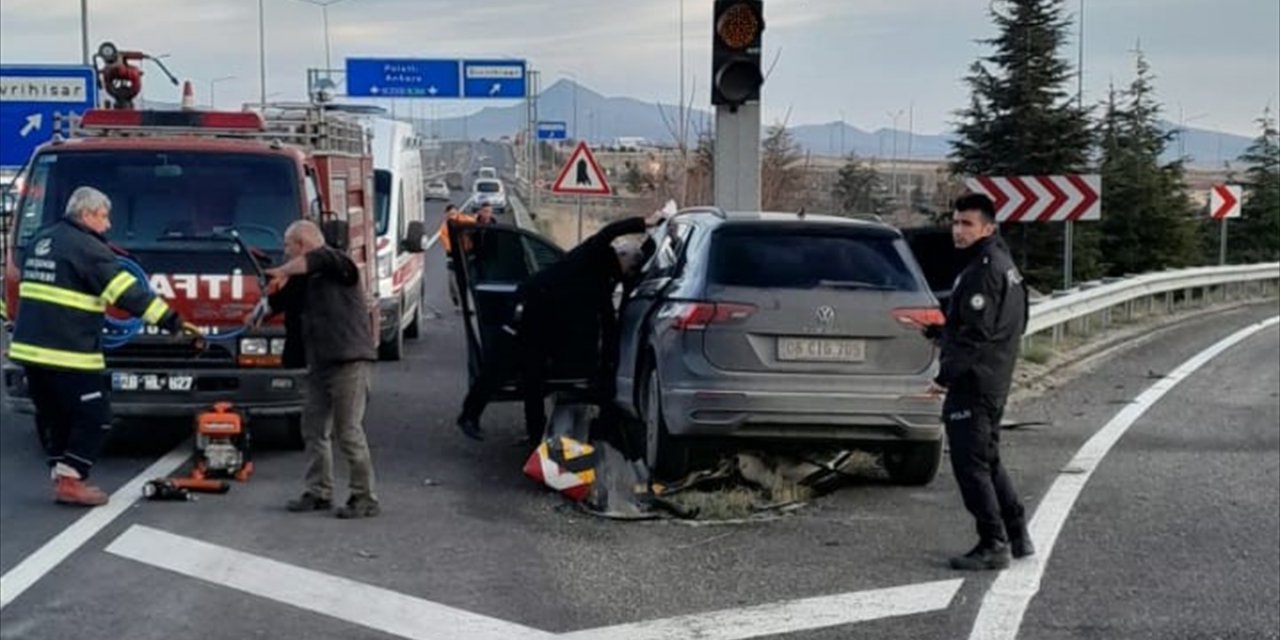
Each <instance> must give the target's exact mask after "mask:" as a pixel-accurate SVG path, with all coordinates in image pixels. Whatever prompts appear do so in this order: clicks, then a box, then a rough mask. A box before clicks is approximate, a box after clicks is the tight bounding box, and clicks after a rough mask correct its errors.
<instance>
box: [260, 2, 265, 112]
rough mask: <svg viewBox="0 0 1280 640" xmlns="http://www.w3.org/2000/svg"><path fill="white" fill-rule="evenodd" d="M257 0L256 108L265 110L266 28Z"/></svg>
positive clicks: (263, 15)
mask: <svg viewBox="0 0 1280 640" xmlns="http://www.w3.org/2000/svg"><path fill="white" fill-rule="evenodd" d="M264 1H265V0H258V106H259V108H260V109H263V110H266V108H267V28H266V16H265V14H264V12H263V7H262V4H263V2H264Z"/></svg>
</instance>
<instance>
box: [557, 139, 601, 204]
mask: <svg viewBox="0 0 1280 640" xmlns="http://www.w3.org/2000/svg"><path fill="white" fill-rule="evenodd" d="M551 192H552V193H563V194H568V195H579V196H607V195H609V183H608V181H606V180H605V178H604V171H602V170H601V169H600V165H599V164H597V163H596V157H595V156H593V155H591V148H590V147H588V146H587V143H585V142H579V143H578V147H577V148H576V149H574V150H573V154H572V155H570V156H569V161H568V162H566V163H565V165H564V168H563V169H561V170H560V176H559V177H558V178H556V181H555V184H553V185H551Z"/></svg>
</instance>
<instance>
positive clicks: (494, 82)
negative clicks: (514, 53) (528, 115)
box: [462, 60, 525, 99]
mask: <svg viewBox="0 0 1280 640" xmlns="http://www.w3.org/2000/svg"><path fill="white" fill-rule="evenodd" d="M524 66H525V65H524V60H463V61H462V77H463V81H462V95H463V97H465V98H508V99H511V98H523V97H525V80H524V79H525V73H524Z"/></svg>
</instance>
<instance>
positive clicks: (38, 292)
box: [9, 187, 198, 507]
mask: <svg viewBox="0 0 1280 640" xmlns="http://www.w3.org/2000/svg"><path fill="white" fill-rule="evenodd" d="M109 229H111V200H110V199H109V198H107V196H106V194H104V193H102V192H101V191H98V190H97V189H94V188H93V187H79V188H77V189H76V190H75V191H73V192H71V197H70V198H69V199H68V200H67V207H66V211H65V213H64V215H63V217H62V219H61V220H59V221H57V222H55V223H54V224H52V225H49V226H47V227H45V228H43V229H41V230H40V232H39V233H37V234H36V236H35V237H34V238H32V239H31V242H30V243H29V244H28V245H27V247H26V249H25V250H24V252H23V253H24V255H23V259H22V282H21V284H19V285H18V299H19V300H20V301H21V303H20V304H21V308H22V312H21V313H20V314H19V315H18V322H17V326H16V327H15V328H14V332H13V342H12V343H10V344H9V358H10V359H11V360H13V361H14V362H15V363H18V364H21V365H22V366H23V368H24V370H25V373H26V377H27V385H28V388H29V389H30V392H31V401H32V403H33V404H34V405H35V411H36V429H37V430H38V431H39V433H40V435H41V439H42V440H44V444H45V447H46V449H47V451H48V454H49V466H50V467H51V468H52V470H53V471H52V475H53V496H54V500H55V501H57V502H59V503H62V504H72V505H81V506H88V507H96V506H98V505H103V504H106V503H107V494H106V493H104V492H103V491H102V490H101V489H99V488H97V487H95V486H92V485H89V484H87V483H85V480H86V479H88V477H89V471H90V469H92V467H93V463H94V460H95V459H97V457H98V453H99V451H100V450H101V448H102V445H103V443H104V442H105V441H106V439H107V434H108V433H110V430H111V401H110V397H109V394H110V392H111V388H110V386H109V384H108V383H109V380H110V378H109V377H108V376H106V375H104V369H106V361H105V358H104V356H103V353H102V323H103V316H104V312H105V311H106V308H107V307H108V306H114V307H116V308H118V309H123V310H125V311H128V312H129V313H131V314H133V315H135V316H138V317H141V318H142V319H143V320H144V321H145V322H147V323H149V324H153V325H155V326H158V327H161V328H164V329H167V330H168V331H169V332H170V333H173V334H175V335H176V334H179V333H187V334H196V335H198V331H197V330H196V329H195V328H194V327H192V326H191V325H189V324H187V323H185V322H183V321H182V318H181V317H180V316H179V315H178V314H177V313H176V312H174V311H173V310H172V309H170V308H169V305H167V304H165V301H164V300H161V299H160V298H158V297H156V295H155V294H153V293H151V292H150V291H148V290H147V284H146V283H145V282H141V281H139V280H138V278H137V277H136V276H134V275H133V274H132V273H130V272H128V271H127V270H125V269H124V267H122V266H121V264H120V262H119V260H118V259H117V257H116V254H115V253H114V252H112V250H111V247H110V246H109V245H108V244H107V240H106V238H105V237H104V235H103V234H105V233H106V232H107V231H108V230H109Z"/></svg>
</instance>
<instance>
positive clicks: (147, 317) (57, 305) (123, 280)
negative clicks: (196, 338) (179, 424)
mask: <svg viewBox="0 0 1280 640" xmlns="http://www.w3.org/2000/svg"><path fill="white" fill-rule="evenodd" d="M18 300H19V303H18V306H19V309H18V312H19V313H18V321H17V326H15V327H14V330H13V341H12V342H11V343H10V344H9V358H10V359H11V360H13V361H14V362H19V363H22V364H30V365H38V366H44V367H53V368H57V369H69V370H73V371H100V370H102V369H105V368H106V362H105V359H104V358H103V355H102V324H103V316H104V313H105V311H106V309H107V307H108V306H115V307H116V308H118V309H123V310H124V311H128V312H129V313H131V314H133V315H135V316H139V317H141V318H142V319H143V321H145V322H147V323H148V324H154V325H157V326H160V327H163V328H165V329H168V330H169V331H170V332H172V333H175V334H176V333H178V332H179V331H181V330H182V318H181V317H179V316H178V314H176V313H174V312H173V311H172V310H171V309H169V305H167V304H165V302H164V300H161V299H160V298H158V297H156V296H155V295H154V294H152V293H150V291H148V289H147V288H146V283H144V282H139V281H138V279H137V278H136V277H135V276H134V275H133V274H131V273H129V272H128V271H126V270H125V269H124V268H123V267H122V266H121V265H120V262H119V261H118V260H117V259H116V255H115V253H113V252H112V251H111V248H110V247H109V246H107V241H106V239H105V238H103V237H102V236H101V235H99V234H97V233H94V232H93V231H90V230H89V229H87V228H85V227H83V226H81V225H80V224H79V223H77V222H74V221H71V220H69V219H66V218H63V219H61V220H59V221H58V222H56V223H54V224H52V225H49V226H47V227H45V228H44V229H41V230H40V232H39V233H37V234H36V236H35V237H34V238H32V239H31V242H30V243H29V244H27V246H26V248H25V250H24V251H23V260H22V281H21V283H20V284H19V285H18Z"/></svg>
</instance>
